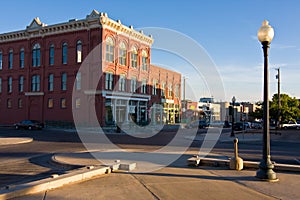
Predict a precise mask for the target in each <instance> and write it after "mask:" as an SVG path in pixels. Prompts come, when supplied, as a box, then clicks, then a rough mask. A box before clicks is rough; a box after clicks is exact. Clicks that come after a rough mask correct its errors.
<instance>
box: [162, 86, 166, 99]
mask: <svg viewBox="0 0 300 200" xmlns="http://www.w3.org/2000/svg"><path fill="white" fill-rule="evenodd" d="M165 91H166V84H165V83H162V84H161V96H162V97H164V96H166V93H165Z"/></svg>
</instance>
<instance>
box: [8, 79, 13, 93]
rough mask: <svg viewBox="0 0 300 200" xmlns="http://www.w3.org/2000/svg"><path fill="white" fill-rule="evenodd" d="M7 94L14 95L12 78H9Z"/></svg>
mask: <svg viewBox="0 0 300 200" xmlns="http://www.w3.org/2000/svg"><path fill="white" fill-rule="evenodd" d="M7 92H8V93H12V77H11V76H10V77H8V81H7Z"/></svg>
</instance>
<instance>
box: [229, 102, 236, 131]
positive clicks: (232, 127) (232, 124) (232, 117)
mask: <svg viewBox="0 0 300 200" xmlns="http://www.w3.org/2000/svg"><path fill="white" fill-rule="evenodd" d="M231 100H232V116H231V119H232V120H231V134H230V137H234V136H235V135H234V104H235V100H236V99H235V96H233V97H232V99H231Z"/></svg>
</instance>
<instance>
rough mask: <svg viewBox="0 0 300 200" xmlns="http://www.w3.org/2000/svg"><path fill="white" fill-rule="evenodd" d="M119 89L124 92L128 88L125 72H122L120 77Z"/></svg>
mask: <svg viewBox="0 0 300 200" xmlns="http://www.w3.org/2000/svg"><path fill="white" fill-rule="evenodd" d="M119 90H120V91H122V92H124V91H125V90H126V77H125V75H124V74H121V75H120V78H119Z"/></svg>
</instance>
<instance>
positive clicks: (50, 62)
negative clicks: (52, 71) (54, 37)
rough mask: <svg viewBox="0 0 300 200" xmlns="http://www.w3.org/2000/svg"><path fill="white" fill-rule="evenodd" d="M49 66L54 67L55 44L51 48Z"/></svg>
mask: <svg viewBox="0 0 300 200" xmlns="http://www.w3.org/2000/svg"><path fill="white" fill-rule="evenodd" d="M49 65H54V44H51V45H50V48H49Z"/></svg>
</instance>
